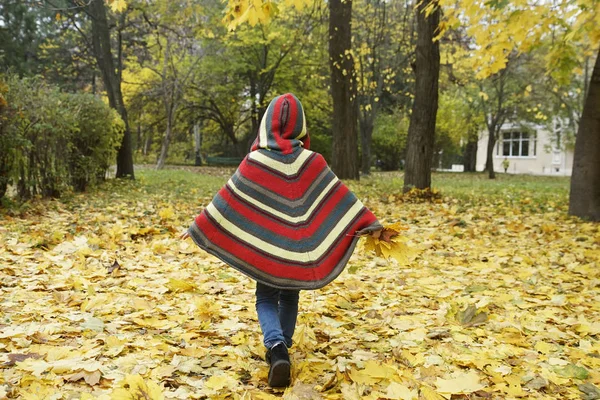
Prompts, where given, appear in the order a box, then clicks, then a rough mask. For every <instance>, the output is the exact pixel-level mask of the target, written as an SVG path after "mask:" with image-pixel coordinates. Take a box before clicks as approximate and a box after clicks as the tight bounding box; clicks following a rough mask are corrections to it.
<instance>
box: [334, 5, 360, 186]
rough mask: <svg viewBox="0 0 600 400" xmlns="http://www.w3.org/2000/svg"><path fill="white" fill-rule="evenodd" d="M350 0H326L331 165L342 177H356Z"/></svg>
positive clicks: (355, 130) (356, 143) (357, 169)
mask: <svg viewBox="0 0 600 400" xmlns="http://www.w3.org/2000/svg"><path fill="white" fill-rule="evenodd" d="M351 17H352V0H344V1H342V0H331V1H330V2H329V66H330V69H331V96H332V99H333V125H332V126H333V132H332V133H333V135H332V136H333V137H332V139H333V140H332V142H333V143H332V163H331V168H332V170H333V172H335V173H336V174H337V176H338V177H340V178H342V179H359V164H358V129H357V107H356V82H355V81H354V60H353V58H352V54H351V53H350V50H351V46H352V43H351V40H352V26H351Z"/></svg>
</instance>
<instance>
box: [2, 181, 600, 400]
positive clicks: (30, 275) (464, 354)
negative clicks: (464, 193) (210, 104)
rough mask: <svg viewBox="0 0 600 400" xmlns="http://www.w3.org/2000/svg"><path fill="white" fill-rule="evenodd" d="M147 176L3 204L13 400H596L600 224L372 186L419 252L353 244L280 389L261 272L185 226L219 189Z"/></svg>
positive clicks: (309, 306)
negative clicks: (16, 205) (400, 260)
mask: <svg viewBox="0 0 600 400" xmlns="http://www.w3.org/2000/svg"><path fill="white" fill-rule="evenodd" d="M173 173H174V172H173V171H167V172H165V174H173ZM140 175H141V177H142V178H141V179H140V181H139V182H137V183H118V184H115V185H114V186H112V187H109V188H107V189H106V190H105V192H99V193H93V194H90V195H87V197H78V198H77V199H76V201H74V202H73V203H58V202H52V203H48V204H47V207H46V209H43V210H42V211H40V212H39V213H35V212H34V211H35V209H34V211H32V213H31V214H30V215H29V216H27V217H9V216H3V218H2V219H0V244H1V245H0V275H1V276H2V279H1V281H0V399H4V398H8V399H12V398H22V399H44V398H48V399H73V398H77V399H79V398H81V399H92V398H97V399H163V398H164V399H194V398H211V399H213V398H215V399H218V398H231V399H270V398H278V397H281V396H283V397H284V398H286V399H308V398H310V399H319V398H322V399H427V400H434V399H515V398H530V399H579V398H584V399H594V398H597V395H598V393H599V392H598V387H600V372H599V371H600V297H599V296H598V293H599V292H600V270H599V268H598V265H600V231H599V227H598V225H595V224H592V223H586V222H582V221H579V220H577V219H572V218H568V217H566V215H565V212H564V209H562V208H554V209H552V210H548V209H546V211H543V212H537V213H536V212H527V213H525V212H523V210H522V209H520V208H518V207H513V206H511V205H499V203H497V202H493V201H488V202H482V203H481V204H478V205H473V206H471V207H469V208H464V207H461V205H460V204H456V203H454V202H453V201H448V200H447V199H444V200H443V201H440V202H436V203H431V202H427V203H401V204H400V203H394V202H390V201H387V200H386V201H382V200H380V199H379V198H378V197H377V195H376V193H375V189H376V187H375V186H374V188H373V189H374V192H373V195H372V196H368V198H367V197H365V196H361V197H363V200H364V202H365V204H366V205H367V206H368V207H370V208H371V209H372V210H373V211H374V212H375V214H376V215H377V216H379V218H380V220H381V221H382V222H383V223H384V224H386V223H391V222H393V221H402V223H403V224H404V225H406V226H408V227H409V229H408V230H406V231H404V232H403V233H402V237H403V238H405V239H406V241H407V245H408V246H410V248H411V249H416V252H415V254H414V255H412V256H411V257H409V258H408V260H407V261H408V262H407V263H405V264H396V263H390V262H387V261H386V260H385V259H383V258H379V257H374V256H372V255H370V254H366V253H365V252H360V251H356V252H355V254H354V255H353V257H352V258H351V260H350V263H349V267H348V268H347V270H346V272H344V273H343V274H342V275H341V276H340V277H339V278H338V279H336V280H335V281H334V282H333V283H332V284H330V285H328V286H327V287H325V288H324V289H322V290H318V291H304V292H302V293H301V304H300V315H299V320H298V326H297V330H296V335H295V338H294V340H295V344H294V347H293V348H292V349H291V358H292V362H293V386H292V387H290V388H288V389H286V390H285V391H282V390H279V391H278V390H272V389H270V388H268V386H267V371H268V370H267V365H266V363H265V362H264V360H263V356H264V348H263V346H262V342H261V340H262V338H261V335H260V330H259V327H258V322H257V318H256V312H255V310H254V283H253V282H252V281H250V280H249V279H247V278H245V277H244V276H242V275H240V274H239V273H237V272H236V271H234V270H232V269H231V268H229V267H227V266H224V265H223V264H222V262H220V261H219V260H218V259H216V258H214V257H212V256H210V255H207V254H206V253H203V252H201V251H200V250H198V249H197V248H196V247H195V246H194V245H193V244H192V243H191V241H185V242H182V241H180V240H178V239H177V237H178V234H179V233H180V232H181V230H182V229H184V228H185V227H187V226H188V224H189V223H190V221H191V220H192V218H193V217H194V216H195V215H196V213H197V212H198V211H199V210H200V209H201V207H202V206H203V205H206V203H207V202H208V201H210V198H211V196H212V193H213V190H214V188H213V187H212V186H211V187H210V188H208V187H206V188H204V187H201V186H197V185H196V183H194V184H193V185H191V184H190V185H188V186H187V187H185V184H184V183H181V182H180V181H178V180H176V179H171V178H168V176H173V175H168V176H167V175H165V176H164V177H163V178H161V179H162V180H161V181H160V182H161V183H160V189H159V188H157V187H153V186H152V182H151V180H149V179H148V178H147V175H145V174H144V173H140ZM192 175H193V174H191V173H190V177H191V176H192ZM186 176H187V175H186ZM190 179H191V178H190ZM202 179H208V178H207V177H202ZM194 182H195V181H194ZM222 183H223V180H220V181H219V182H218V185H220V184H222ZM218 185H217V184H216V183H215V186H218ZM209 189H210V190H209ZM536 209H539V207H538V208H536ZM457 221H458V222H457Z"/></svg>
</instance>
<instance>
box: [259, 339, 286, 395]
mask: <svg viewBox="0 0 600 400" xmlns="http://www.w3.org/2000/svg"><path fill="white" fill-rule="evenodd" d="M265 358H266V360H267V363H269V364H270V365H271V368H270V369H269V386H271V387H287V386H289V385H290V368H291V364H290V356H289V355H288V349H287V347H286V346H285V344H283V343H278V344H276V345H275V346H273V347H272V348H271V350H267V354H266V355H265Z"/></svg>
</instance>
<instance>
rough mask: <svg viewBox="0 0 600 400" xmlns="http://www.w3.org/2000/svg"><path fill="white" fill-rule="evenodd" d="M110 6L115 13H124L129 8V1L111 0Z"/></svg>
mask: <svg viewBox="0 0 600 400" xmlns="http://www.w3.org/2000/svg"><path fill="white" fill-rule="evenodd" d="M108 4H110V8H111V10H113V11H114V12H122V11H125V9H126V8H127V1H125V0H109V2H108Z"/></svg>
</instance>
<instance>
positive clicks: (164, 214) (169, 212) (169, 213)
mask: <svg viewBox="0 0 600 400" xmlns="http://www.w3.org/2000/svg"><path fill="white" fill-rule="evenodd" d="M158 216H159V217H160V219H164V220H166V219H172V218H173V217H174V216H175V211H174V210H173V208H172V207H169V208H163V209H162V210H160V211H159V212H158Z"/></svg>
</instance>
